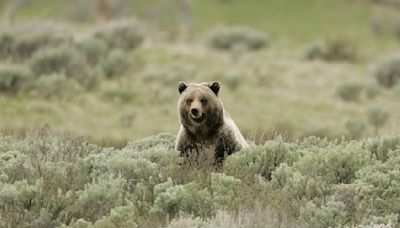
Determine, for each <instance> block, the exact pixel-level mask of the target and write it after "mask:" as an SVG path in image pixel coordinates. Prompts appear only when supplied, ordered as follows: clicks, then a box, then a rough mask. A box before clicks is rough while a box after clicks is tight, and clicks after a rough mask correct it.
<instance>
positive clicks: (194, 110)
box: [190, 108, 201, 118]
mask: <svg viewBox="0 0 400 228" xmlns="http://www.w3.org/2000/svg"><path fill="white" fill-rule="evenodd" d="M190 113H191V114H192V117H194V118H199V117H200V116H201V115H200V112H199V110H198V109H197V108H192V109H191V110H190Z"/></svg>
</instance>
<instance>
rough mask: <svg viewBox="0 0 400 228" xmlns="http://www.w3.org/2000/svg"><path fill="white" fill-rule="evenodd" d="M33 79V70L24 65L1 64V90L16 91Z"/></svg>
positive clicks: (6, 91)
mask: <svg viewBox="0 0 400 228" xmlns="http://www.w3.org/2000/svg"><path fill="white" fill-rule="evenodd" d="M31 80H32V75H31V72H30V70H29V68H28V67H26V66H24V65H10V64H8V65H0V92H3V93H10V94H13V93H16V92H18V91H19V90H21V89H22V88H23V87H24V86H25V85H26V84H27V83H29V82H30V81H31Z"/></svg>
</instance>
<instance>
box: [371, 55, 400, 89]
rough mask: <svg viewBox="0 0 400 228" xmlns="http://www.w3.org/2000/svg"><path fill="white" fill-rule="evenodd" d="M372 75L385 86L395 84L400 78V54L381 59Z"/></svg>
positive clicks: (388, 86) (389, 86)
mask: <svg viewBox="0 0 400 228" xmlns="http://www.w3.org/2000/svg"><path fill="white" fill-rule="evenodd" d="M372 76H373V77H374V78H375V79H376V81H377V82H378V84H380V85H381V86H383V87H386V88H391V87H393V86H395V85H396V84H397V82H398V80H399V79H400V55H399V54H395V55H392V56H389V57H387V58H385V59H382V60H380V62H378V63H376V64H375V66H374V68H373V70H372Z"/></svg>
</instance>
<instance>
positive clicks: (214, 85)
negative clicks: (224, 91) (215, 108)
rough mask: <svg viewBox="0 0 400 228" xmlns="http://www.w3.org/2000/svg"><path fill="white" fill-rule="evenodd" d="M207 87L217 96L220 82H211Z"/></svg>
mask: <svg viewBox="0 0 400 228" xmlns="http://www.w3.org/2000/svg"><path fill="white" fill-rule="evenodd" d="M208 87H210V89H211V90H212V91H213V92H214V93H215V95H217V96H218V91H219V87H220V83H219V82H218V81H214V82H211V83H210V84H209V85H208Z"/></svg>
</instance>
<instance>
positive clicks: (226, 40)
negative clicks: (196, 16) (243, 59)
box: [207, 27, 268, 51]
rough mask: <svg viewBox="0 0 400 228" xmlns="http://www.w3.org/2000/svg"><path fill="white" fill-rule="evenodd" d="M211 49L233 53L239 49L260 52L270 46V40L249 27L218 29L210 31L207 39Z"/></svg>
mask: <svg viewBox="0 0 400 228" xmlns="http://www.w3.org/2000/svg"><path fill="white" fill-rule="evenodd" d="M207 42H208V44H209V45H210V47H212V48H215V49H219V50H228V51H232V50H234V49H237V48H238V47H243V48H244V49H247V50H259V49H262V48H265V47H266V46H268V39H267V38H266V35H265V34H263V33H262V32H259V31H256V30H254V29H251V28H247V27H218V28H215V29H213V30H212V31H210V33H209V35H208V39H207Z"/></svg>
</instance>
